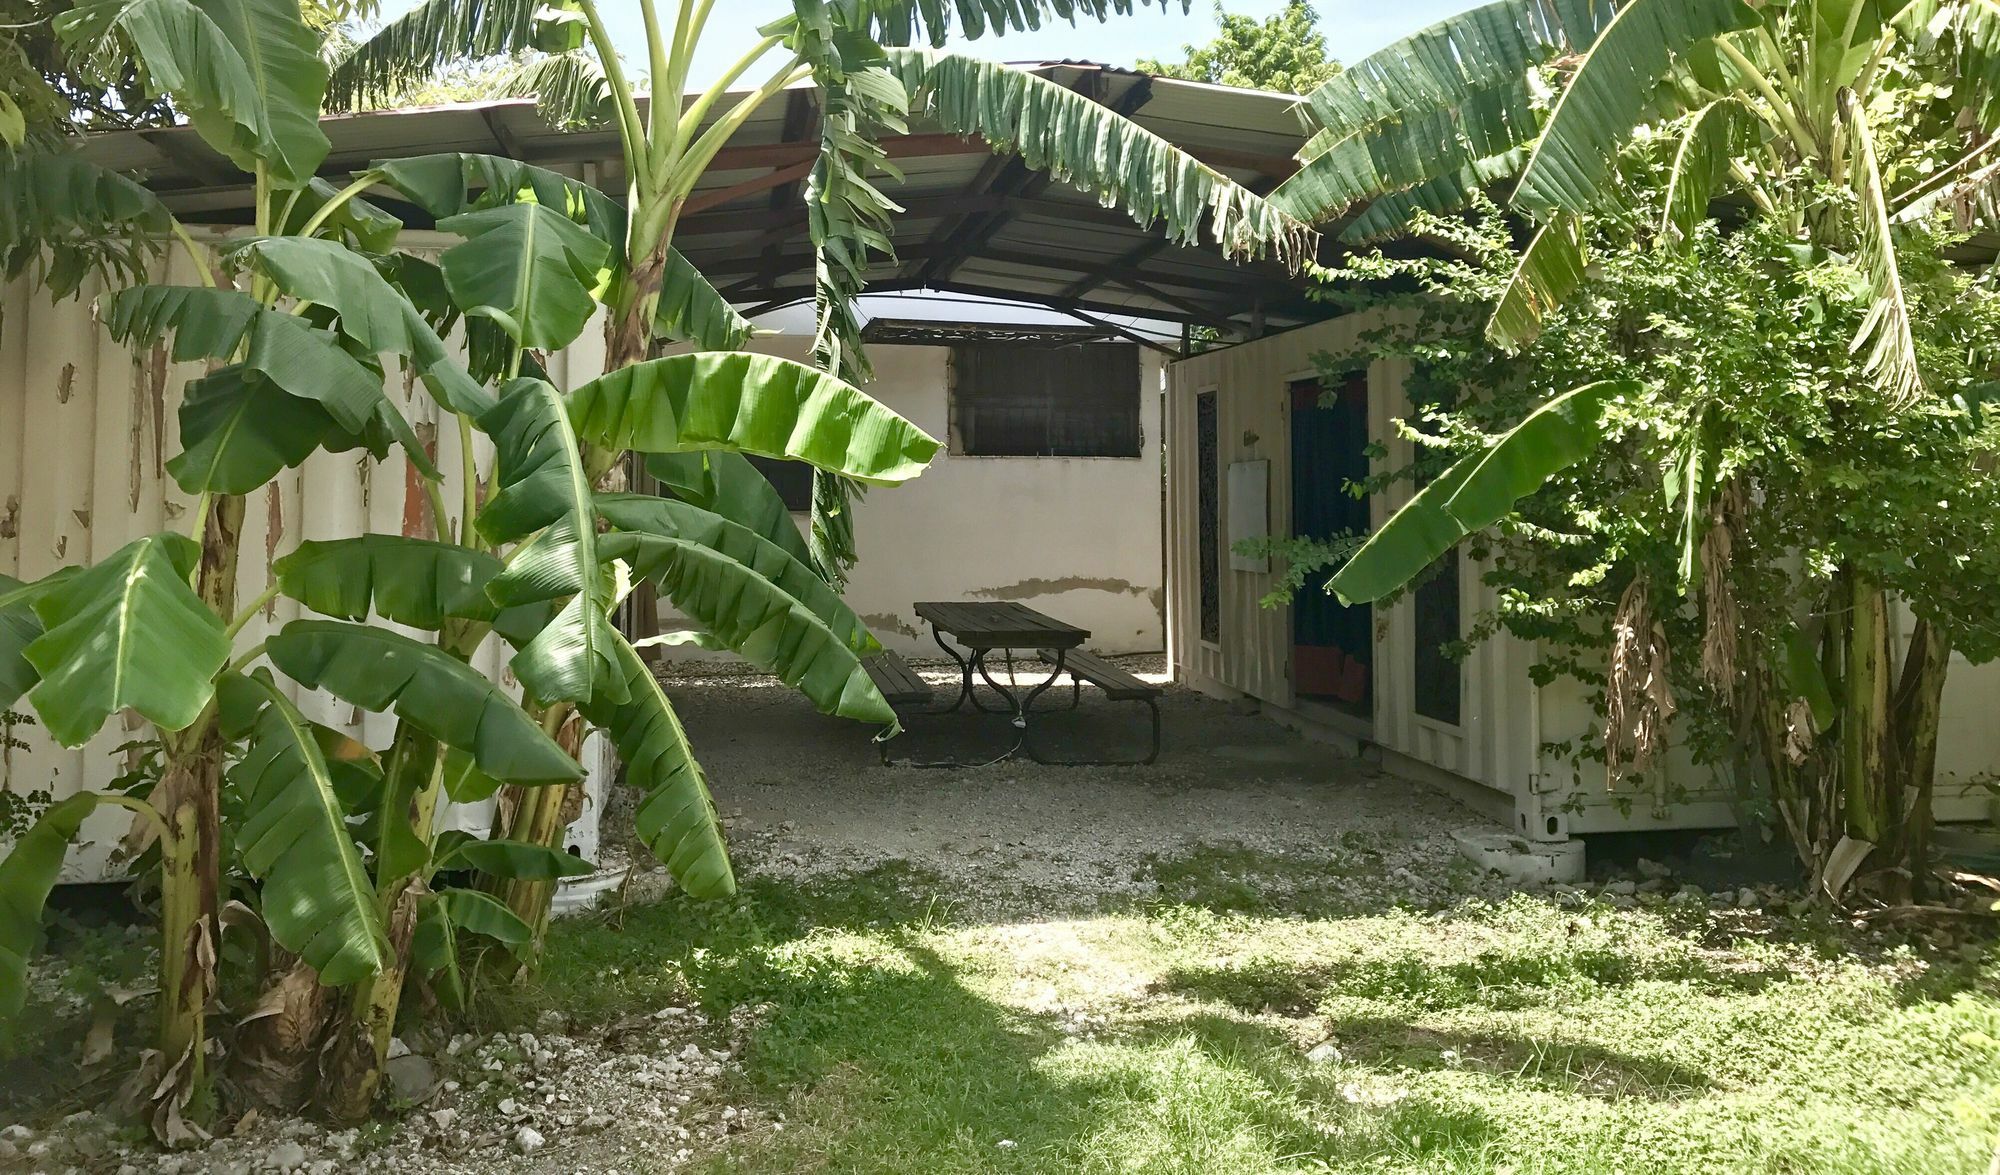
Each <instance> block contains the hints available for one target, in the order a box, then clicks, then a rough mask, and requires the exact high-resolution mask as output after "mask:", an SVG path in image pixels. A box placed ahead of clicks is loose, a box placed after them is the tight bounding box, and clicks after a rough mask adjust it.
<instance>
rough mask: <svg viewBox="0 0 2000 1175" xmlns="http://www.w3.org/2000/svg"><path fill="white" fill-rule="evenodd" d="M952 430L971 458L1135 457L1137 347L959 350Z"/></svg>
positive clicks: (954, 360) (980, 346)
mask: <svg viewBox="0 0 2000 1175" xmlns="http://www.w3.org/2000/svg"><path fill="white" fill-rule="evenodd" d="M951 370H952V382H951V393H952V426H953V432H954V435H955V437H956V440H957V442H958V451H959V452H961V453H964V454H966V455H968V456H973V457H1137V456H1138V455H1139V440H1140V438H1139V348H1138V346H1137V345H1135V344H1132V343H1083V344H1076V345H1073V346H1066V347H1035V346H1023V345H1021V344H1019V343H1012V344H1010V343H961V344H959V345H958V346H955V347H953V348H952V349H951Z"/></svg>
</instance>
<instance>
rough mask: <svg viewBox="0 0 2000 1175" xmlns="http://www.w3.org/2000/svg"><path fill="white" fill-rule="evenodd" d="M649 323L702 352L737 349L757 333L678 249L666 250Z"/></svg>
mask: <svg viewBox="0 0 2000 1175" xmlns="http://www.w3.org/2000/svg"><path fill="white" fill-rule="evenodd" d="M653 325H654V326H655V327H657V328H658V330H659V332H660V333H661V334H663V335H665V336H667V337H668V338H670V339H679V340H681V341H682V342H686V343H692V344H693V345H694V346H695V347H696V348H698V349H700V350H703V351H739V350H741V349H742V348H743V347H744V345H745V344H747V343H749V341H750V338H751V336H752V335H755V334H756V333H757V328H756V327H755V326H753V325H752V324H751V322H750V320H749V319H747V318H745V317H743V315H742V314H741V313H739V312H738V311H737V309H736V307H734V306H731V305H730V304H729V300H728V299H726V298H724V297H723V296H722V294H721V293H720V292H719V291H717V290H716V288H715V286H714V285H713V284H711V283H710V282H709V280H708V277H707V276H706V275H704V274H703V273H702V272H701V270H699V269H696V268H695V265H694V262H692V261H689V260H688V259H687V258H686V257H684V256H682V255H681V251H680V250H679V249H669V250H667V268H666V270H665V272H664V273H662V274H661V275H660V304H659V309H658V310H657V311H655V313H654V315H653Z"/></svg>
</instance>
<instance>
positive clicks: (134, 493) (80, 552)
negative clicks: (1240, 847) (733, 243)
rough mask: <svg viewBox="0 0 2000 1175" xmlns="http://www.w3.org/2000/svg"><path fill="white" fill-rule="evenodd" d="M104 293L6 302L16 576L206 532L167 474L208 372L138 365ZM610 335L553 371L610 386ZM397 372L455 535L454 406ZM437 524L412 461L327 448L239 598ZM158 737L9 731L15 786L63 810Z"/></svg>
mask: <svg viewBox="0 0 2000 1175" xmlns="http://www.w3.org/2000/svg"><path fill="white" fill-rule="evenodd" d="M406 247H411V248H413V249H414V250H416V251H423V250H425V249H427V248H430V249H435V248H441V247H443V246H442V239H441V238H435V237H431V236H428V235H424V234H406ZM156 277H157V279H158V280H159V281H162V282H168V283H174V284H182V285H193V284H196V283H197V282H198V280H199V279H198V278H197V276H196V273H195V271H194V267H193V265H192V263H191V262H190V261H189V260H188V258H187V257H186V256H185V255H184V254H183V253H181V252H180V251H178V250H176V251H175V252H173V253H171V254H170V255H169V257H168V258H167V260H166V261H164V262H163V263H162V267H161V269H160V271H159V272H158V273H157V274H156ZM102 292H103V290H102V287H101V286H100V285H98V284H97V283H94V282H93V283H90V284H87V285H86V286H85V287H84V290H83V292H82V296H81V297H79V298H77V299H72V300H67V301H63V302H60V303H53V304H52V303H51V302H50V300H49V298H48V296H47V295H46V294H45V293H43V292H41V291H38V290H34V289H32V288H30V287H29V286H28V285H27V284H26V283H24V282H16V283H13V284H10V285H8V286H6V287H5V288H4V292H3V293H0V299H4V301H0V314H4V318H0V572H6V573H7V574H10V575H13V576H15V577H16V578H19V579H23V580H32V579H37V578H39V577H41V576H44V575H47V574H49V573H50V572H52V571H54V570H55V569H57V568H58V567H62V566H65V565H70V564H88V563H92V562H95V561H97V560H100V559H103V558H104V557H106V556H108V555H110V554H111V553H112V552H113V551H116V550H117V549H118V548H119V547H121V546H123V545H125V544H126V543H128V542H131V541H132V540H134V539H136V538H139V537H141V536H143V535H147V534H152V533H155V532H157V531H160V530H177V531H181V532H184V533H185V532H187V531H189V530H190V529H191V528H192V526H193V525H194V519H193V517H192V514H191V511H192V510H193V509H194V508H195V506H194V502H193V501H192V499H191V498H190V496H189V495H187V494H186V493H183V492H182V491H181V489H180V487H179V486H177V485H175V484H174V481H173V479H172V478H171V477H169V476H167V474H166V469H165V466H166V462H167V461H168V460H169V459H171V458H172V457H173V456H174V455H175V454H176V453H178V452H179V451H180V441H179V437H180V425H179V421H178V418H177V412H178V409H179V407H180V401H181V392H182V389H183V388H184V387H185V385H186V384H187V382H188V381H189V380H190V379H194V378H197V377H199V376H200V375H201V374H202V371H203V365H202V364H199V363H179V364H177V363H170V362H169V361H168V359H167V356H166V353H165V351H164V349H159V348H155V349H153V350H152V351H150V352H148V353H145V354H137V355H135V354H134V353H133V352H132V350H131V349H129V348H128V347H126V346H125V345H124V344H122V343H118V342H115V341H113V340H112V339H111V337H110V334H109V332H108V331H107V330H106V329H105V328H104V327H103V326H102V325H101V324H100V323H99V322H98V321H97V318H96V315H95V313H94V312H93V306H94V303H95V301H96V298H97V296H98V295H99V294H101V293H102ZM602 338H603V335H602V331H601V330H600V329H598V327H597V326H596V324H593V325H592V326H590V327H587V328H586V329H585V330H584V333H583V335H582V336H581V337H580V338H579V339H578V340H577V342H576V343H575V344H573V345H572V346H571V347H570V348H569V350H568V351H565V352H561V353H558V354H556V355H553V356H551V357H550V359H549V366H550V369H551V375H553V376H554V377H555V378H556V379H557V380H558V381H559V382H561V383H562V384H563V386H566V387H567V386H571V385H570V383H569V382H568V377H569V375H570V373H571V372H572V371H574V372H575V373H576V377H577V378H578V379H588V378H590V377H592V376H594V375H596V374H597V373H598V371H599V370H600V367H601V363H602V349H603V344H602ZM390 370H391V374H390V376H389V379H388V381H387V383H388V392H389V395H390V397H391V399H392V400H393V401H394V402H395V403H396V405H397V406H398V407H400V408H401V409H403V411H404V412H405V414H406V415H407V416H408V417H409V419H410V422H411V424H412V425H413V426H414V427H415V429H416V431H417V434H418V436H419V437H420V438H421V439H422V440H423V441H424V443H425V444H426V445H427V446H430V447H432V449H433V452H434V456H435V459H436V463H437V465H438V467H439V469H441V470H442V471H444V473H445V485H444V493H443V499H444V502H445V505H446V510H447V514H448V517H447V519H446V520H445V525H446V527H447V528H456V527H457V526H458V525H459V523H460V519H459V517H458V515H459V513H460V512H461V510H460V503H461V502H462V500H463V497H462V493H461V490H460V486H461V485H462V484H463V483H462V480H461V479H460V478H459V476H458V470H459V469H460V467H461V466H460V458H459V437H458V429H457V427H456V423H455V422H453V421H452V420H451V418H450V417H449V415H448V414H444V415H443V420H442V421H441V420H440V416H441V409H439V408H438V406H437V404H436V403H435V402H434V401H432V400H431V398H430V397H429V396H428V395H427V394H426V393H425V392H424V390H423V388H422V387H421V385H415V384H414V381H412V380H411V379H409V378H407V377H406V376H404V375H403V374H402V373H401V372H399V371H398V370H397V369H396V368H395V367H394V366H393V365H392V367H391V369H390ZM441 424H442V425H443V426H442V427H441ZM477 443H478V444H479V446H480V449H479V459H480V461H481V464H482V467H488V466H490V463H491V460H492V451H491V447H490V446H488V445H487V444H486V442H485V441H484V439H483V438H481V439H480V440H479V441H478V442H477ZM432 525H433V523H432V514H431V508H430V501H429V495H428V494H426V493H425V492H424V490H423V487H422V484H421V482H420V480H419V479H418V478H417V477H416V475H415V473H414V471H413V469H412V467H411V466H410V464H409V462H408V460H407V459H406V458H405V457H404V456H403V455H402V454H401V453H400V451H392V452H391V454H390V455H389V458H388V459H387V460H385V461H382V462H380V463H377V462H376V461H374V460H373V459H372V458H370V457H369V456H368V455H367V454H366V453H364V452H360V451H356V452H350V453H338V454H336V453H326V452H320V453H316V454H314V455H313V456H312V457H311V458H310V459H309V460H307V461H306V463H305V464H304V465H303V466H302V467H300V468H298V469H293V470H286V471H285V472H284V473H282V474H280V475H279V477H278V478H277V479H276V480H275V481H274V482H272V483H271V484H270V485H268V486H266V487H265V488H264V489H262V490H260V491H258V492H257V493H256V494H255V495H254V496H252V497H251V498H250V500H249V502H248V503H247V509H246V511H245V521H244V528H243V536H242V551H243V560H242V564H241V569H240V574H239V576H238V585H237V594H238V597H239V598H240V599H242V600H245V601H249V600H254V599H255V598H256V597H257V596H258V595H260V594H261V593H262V592H263V591H264V587H265V584H266V583H267V582H268V580H269V568H270V565H271V562H272V561H273V560H274V559H276V558H278V557H280V556H282V555H284V554H285V553H287V552H288V551H291V550H293V549H295V548H296V547H297V546H298V544H299V543H300V542H301V541H303V540H306V539H330V538H338V537H343V536H348V535H353V534H357V533H360V532H363V531H376V532H386V533H391V534H410V535H421V536H425V537H429V536H430V535H431V534H432V533H433V532H432ZM303 611H304V610H303V609H302V608H301V607H300V606H299V605H298V604H296V603H293V602H291V601H289V600H285V599H282V598H281V599H278V600H276V601H274V602H273V603H272V604H271V605H270V606H269V607H267V608H265V609H264V610H263V612H262V613H261V614H260V615H259V616H257V617H256V618H255V619H253V620H252V621H251V622H250V624H249V625H248V626H246V628H245V629H244V631H243V633H242V634H241V635H240V636H239V637H238V640H237V646H238V648H239V649H241V648H249V647H251V646H252V645H253V644H254V643H255V642H257V641H260V640H262V639H263V636H264V634H265V633H267V632H269V631H270V630H272V629H274V628H275V627H277V626H279V625H282V624H284V623H285V622H287V621H289V620H293V619H296V618H298V617H299V616H300V615H301V614H302V613H303ZM506 659H507V654H506V651H505V650H504V648H502V647H501V646H500V645H499V643H498V642H497V641H489V642H488V644H487V645H486V646H485V647H483V648H482V649H481V650H480V651H479V654H478V656H477V658H476V660H477V663H478V664H479V667H480V668H481V669H482V670H484V671H485V672H487V673H488V674H491V675H496V676H497V677H498V678H499V680H501V681H503V682H504V683H505V684H506V685H507V686H508V687H509V688H510V689H516V688H517V683H515V681H514V679H513V677H512V675H511V674H510V673H508V671H507V667H506ZM299 700H300V702H301V704H302V706H303V708H304V709H305V710H306V713H307V715H308V717H311V718H313V719H315V720H318V721H320V722H324V723H327V724H328V725H331V726H334V727H337V728H339V729H341V730H344V731H346V732H347V733H349V734H351V735H353V736H355V737H357V738H360V739H361V740H362V741H364V742H367V743H369V744H370V745H371V746H374V747H377V748H380V747H383V746H385V745H386V744H387V741H388V739H389V736H390V730H391V726H392V723H393V720H392V719H389V718H385V717H384V716H382V715H378V714H364V713H360V712H358V711H357V710H356V709H355V708H354V707H352V706H348V705H346V704H344V703H336V702H334V701H333V700H331V699H329V698H325V697H320V696H313V695H306V696H303V697H301V698H300V699H299ZM28 708H29V707H28V706H27V704H26V702H25V700H24V701H23V702H20V703H17V704H16V709H17V710H20V711H26V710H28ZM143 726H144V723H143V722H142V721H141V720H138V719H137V718H136V717H135V716H133V715H130V714H126V715H124V716H122V717H116V718H113V719H112V721H111V722H110V723H108V724H107V725H106V727H105V729H104V730H103V731H102V732H101V733H100V734H99V735H98V736H97V737H96V738H95V739H93V740H92V741H91V742H90V743H89V744H87V745H86V746H84V747H82V748H80V749H75V750H71V749H66V748H63V747H60V746H58V745H56V744H55V741H54V740H53V739H51V738H49V737H48V735H47V734H46V733H45V732H43V731H42V730H41V728H40V727H39V726H37V725H34V724H32V723H14V724H12V725H11V727H9V728H8V729H7V731H6V734H7V736H8V737H6V738H5V739H0V787H4V788H5V789H6V790H7V791H9V792H12V793H14V794H16V795H29V794H32V793H38V792H48V793H50V795H51V798H56V799H60V798H61V797H63V796H66V795H70V794H73V793H75V792H77V791H79V790H83V789H88V788H98V787H103V786H105V785H107V784H109V783H110V782H111V781H112V780H113V779H115V778H116V777H118V776H119V775H121V774H123V773H125V772H127V771H128V770H131V769H132V768H133V767H134V766H136V765H137V764H138V762H139V756H140V753H141V748H140V747H138V746H135V745H133V744H134V742H135V740H139V739H143V738H144V737H145V731H144V729H143ZM585 761H586V762H587V763H590V764H592V765H593V771H592V780H591V783H592V786H591V789H590V798H591V802H590V803H589V804H587V805H586V811H585V814H584V816H583V817H582V818H580V819H579V820H578V822H577V824H576V825H575V826H573V827H572V829H571V833H570V846H569V847H571V848H572V849H574V850H576V851H579V852H582V853H583V854H584V855H586V856H594V855H595V853H596V849H597V844H596V818H597V809H598V807H599V806H600V803H601V799H602V794H603V786H604V780H605V778H606V777H607V771H608V758H607V756H606V754H605V751H604V748H603V747H602V746H601V745H593V746H590V747H587V748H586V755H585ZM446 820H447V821H448V822H450V823H452V824H453V825H455V826H458V827H464V828H468V829H475V828H476V829H481V830H483V828H484V826H485V824H486V823H487V822H488V821H489V820H490V801H489V802H488V803H487V804H486V805H480V806H477V807H473V808H456V809H454V810H453V811H452V812H451V813H450V814H449V815H448V816H447V817H446ZM127 823H129V814H126V813H123V812H121V811H119V810H116V809H111V808H103V809H100V810H99V812H98V814H97V815H96V816H94V817H93V818H92V822H91V823H90V824H89V825H87V826H86V829H85V836H84V838H83V843H82V844H81V846H80V848H79V849H78V850H77V851H75V852H72V853H71V854H70V857H69V860H68V862H67V864H66V866H65V869H64V875H63V876H64V879H65V880H70V881H81V880H96V879H101V878H104V877H108V876H111V875H114V874H115V872H116V866H115V863H114V862H112V860H111V857H112V853H113V850H114V848H115V847H116V844H117V841H118V838H119V837H120V836H122V834H123V832H124V827H125V825H126V824H127Z"/></svg>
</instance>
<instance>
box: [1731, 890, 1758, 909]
mask: <svg viewBox="0 0 2000 1175" xmlns="http://www.w3.org/2000/svg"><path fill="white" fill-rule="evenodd" d="M1736 904H1737V906H1738V907H1740V908H1742V909H1745V910H1748V909H1750V908H1752V907H1754V906H1755V905H1756V904H1757V891H1756V890H1754V889H1739V890H1737V891H1736Z"/></svg>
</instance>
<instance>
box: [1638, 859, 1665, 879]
mask: <svg viewBox="0 0 2000 1175" xmlns="http://www.w3.org/2000/svg"><path fill="white" fill-rule="evenodd" d="M1638 868H1639V876H1641V877H1644V878H1646V879H1648V880H1651V881H1659V880H1662V879H1664V878H1665V877H1667V876H1668V875H1669V874H1671V873H1673V870H1672V869H1669V868H1667V867H1666V866H1665V865H1662V864H1660V863H1659V862H1658V861H1650V860H1647V859H1646V858H1645V857H1641V858H1639V860H1638Z"/></svg>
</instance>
